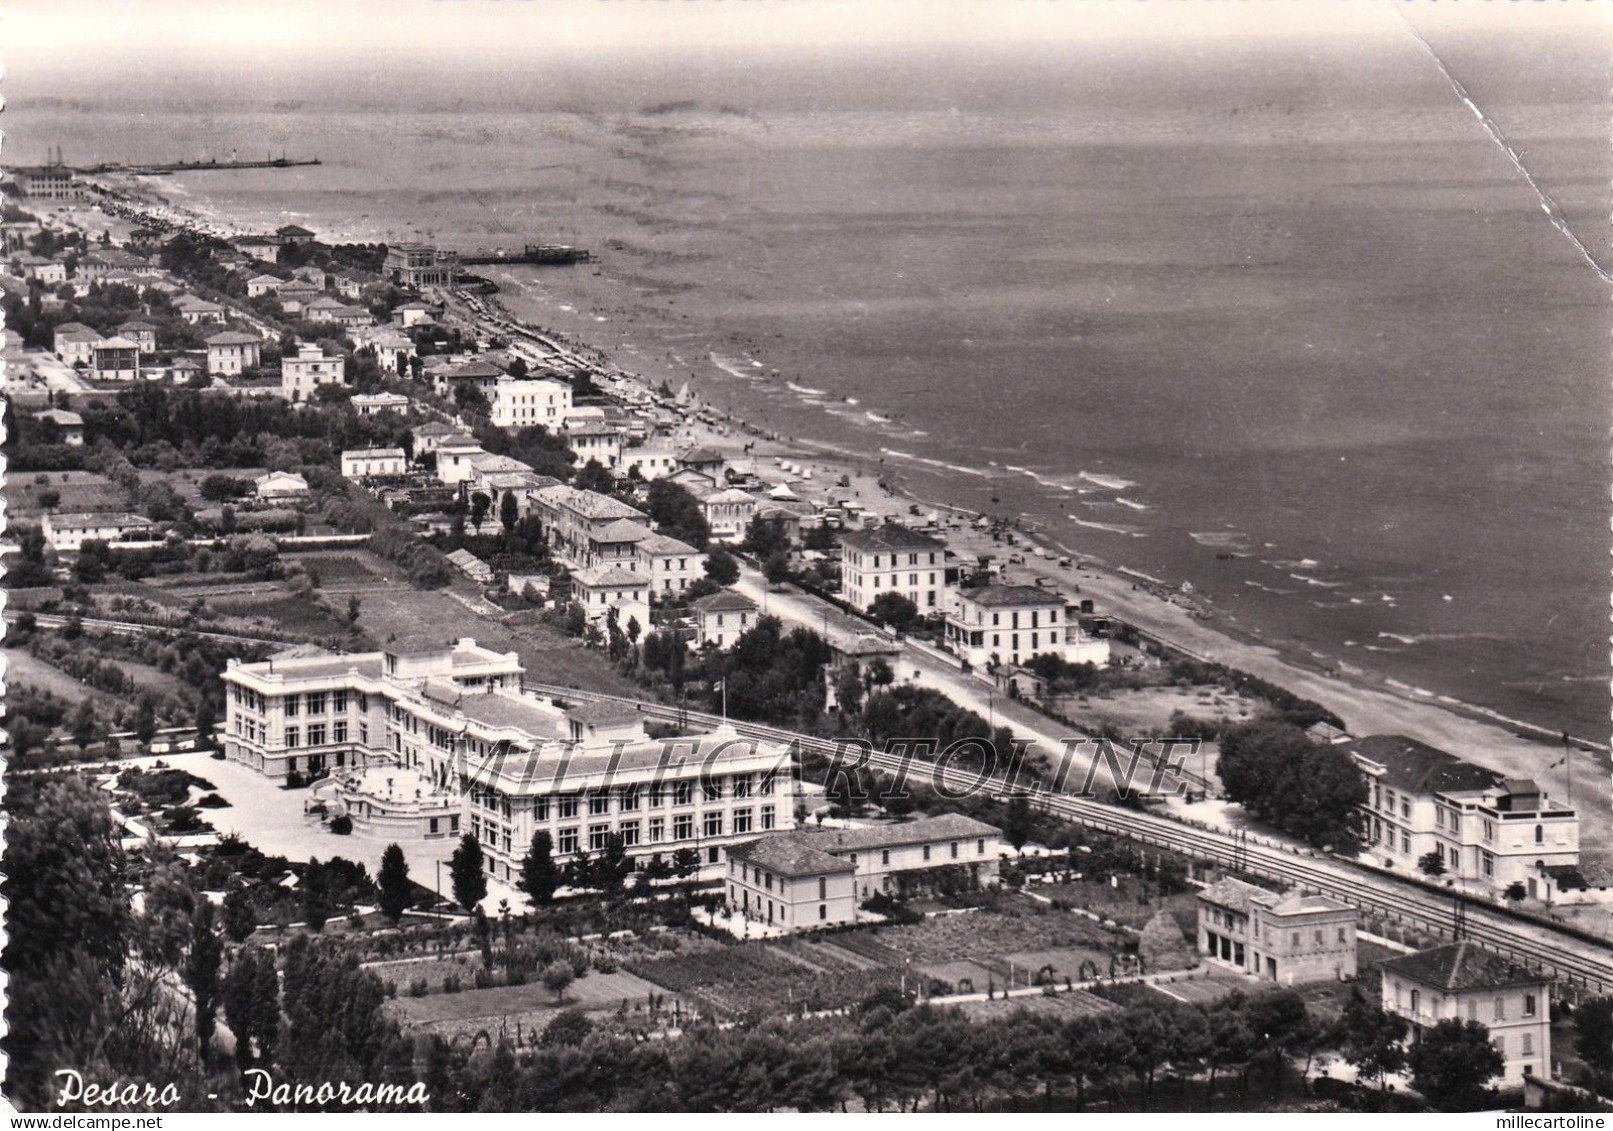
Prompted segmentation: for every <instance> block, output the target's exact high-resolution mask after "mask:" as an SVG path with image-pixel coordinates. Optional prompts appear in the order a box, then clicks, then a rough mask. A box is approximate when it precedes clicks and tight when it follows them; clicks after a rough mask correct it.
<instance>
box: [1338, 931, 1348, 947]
mask: <svg viewBox="0 0 1613 1131" xmlns="http://www.w3.org/2000/svg"><path fill="white" fill-rule="evenodd" d="M1346 941H1348V940H1347V939H1346V938H1345V933H1344V928H1343V927H1340V928H1339V942H1341V943H1342V942H1346Z"/></svg>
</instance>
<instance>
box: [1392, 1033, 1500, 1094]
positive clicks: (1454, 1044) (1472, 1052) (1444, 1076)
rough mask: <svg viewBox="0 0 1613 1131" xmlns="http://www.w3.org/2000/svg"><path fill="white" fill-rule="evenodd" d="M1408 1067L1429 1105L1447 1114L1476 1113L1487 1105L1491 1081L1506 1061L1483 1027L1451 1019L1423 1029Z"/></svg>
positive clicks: (1407, 1059) (1408, 1054)
mask: <svg viewBox="0 0 1613 1131" xmlns="http://www.w3.org/2000/svg"><path fill="white" fill-rule="evenodd" d="M1406 1065H1407V1067H1409V1068H1410V1069H1411V1084H1412V1087H1414V1088H1416V1089H1417V1090H1418V1091H1419V1092H1421V1093H1422V1094H1423V1096H1424V1098H1425V1099H1427V1100H1428V1102H1429V1103H1431V1104H1433V1105H1434V1106H1435V1107H1437V1108H1440V1109H1441V1110H1444V1111H1473V1110H1476V1109H1477V1108H1479V1107H1480V1106H1481V1105H1483V1104H1484V1102H1485V1097H1486V1093H1487V1092H1488V1090H1489V1088H1488V1086H1489V1082H1490V1081H1491V1080H1492V1079H1494V1078H1495V1077H1497V1076H1499V1075H1501V1072H1502V1070H1503V1069H1504V1068H1505V1067H1506V1062H1505V1060H1504V1059H1503V1058H1502V1056H1501V1054H1500V1053H1499V1052H1498V1051H1496V1047H1495V1045H1494V1043H1492V1041H1491V1040H1490V1031H1489V1030H1488V1029H1486V1028H1485V1027H1484V1026H1483V1025H1482V1024H1480V1023H1479V1022H1477V1021H1462V1020H1459V1019H1457V1018H1454V1017H1447V1018H1445V1019H1444V1020H1443V1021H1440V1022H1438V1023H1437V1024H1435V1025H1434V1027H1433V1028H1432V1029H1424V1030H1423V1033H1422V1036H1421V1038H1420V1039H1419V1040H1418V1041H1417V1043H1416V1044H1415V1045H1413V1046H1412V1048H1411V1051H1410V1052H1409V1053H1407V1054H1406Z"/></svg>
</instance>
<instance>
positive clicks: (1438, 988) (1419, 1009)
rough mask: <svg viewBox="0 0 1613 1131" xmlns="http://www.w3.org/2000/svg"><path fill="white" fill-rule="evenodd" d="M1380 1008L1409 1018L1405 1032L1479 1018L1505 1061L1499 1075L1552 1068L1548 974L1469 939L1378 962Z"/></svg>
mask: <svg viewBox="0 0 1613 1131" xmlns="http://www.w3.org/2000/svg"><path fill="white" fill-rule="evenodd" d="M1378 965H1379V967H1380V968H1381V969H1382V971H1383V1009H1384V1011H1385V1012H1386V1013H1396V1014H1399V1015H1400V1016H1401V1017H1404V1018H1405V1019H1406V1020H1407V1021H1408V1022H1409V1023H1410V1025H1411V1034H1410V1040H1411V1041H1412V1042H1416V1041H1418V1040H1420V1039H1421V1038H1422V1034H1423V1032H1424V1030H1427V1029H1431V1028H1433V1027H1434V1026H1435V1025H1437V1024H1439V1023H1440V1022H1441V1021H1445V1020H1449V1019H1456V1020H1461V1021H1477V1022H1479V1023H1480V1024H1482V1025H1483V1026H1484V1027H1485V1028H1487V1029H1488V1030H1489V1031H1490V1043H1491V1044H1493V1045H1495V1047H1496V1051H1497V1052H1499V1053H1500V1054H1501V1059H1502V1061H1503V1062H1504V1063H1505V1067H1504V1068H1503V1069H1502V1074H1501V1083H1502V1085H1503V1086H1505V1087H1509V1088H1517V1087H1521V1086H1522V1084H1523V1081H1524V1077H1526V1076H1534V1075H1537V1074H1538V1075H1541V1076H1550V1075H1552V1067H1551V979H1550V978H1548V977H1546V975H1544V974H1538V973H1536V972H1535V971H1533V970H1530V969H1529V968H1528V967H1526V966H1520V965H1519V964H1518V963H1516V962H1513V961H1511V960H1510V959H1506V958H1503V957H1501V956H1500V955H1499V954H1495V953H1493V952H1491V951H1488V950H1485V949H1483V948H1482V947H1478V946H1475V945H1474V944H1473V943H1470V942H1465V941H1464V942H1454V943H1448V944H1447V945H1445V946H1436V947H1434V948H1433V949H1432V950H1423V951H1418V952H1417V953H1416V954H1406V955H1402V956H1400V957H1398V958H1390V959H1386V960H1385V961H1383V962H1380V963H1379V964H1378Z"/></svg>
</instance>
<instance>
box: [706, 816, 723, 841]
mask: <svg viewBox="0 0 1613 1131" xmlns="http://www.w3.org/2000/svg"><path fill="white" fill-rule="evenodd" d="M705 830H706V835H707V836H722V814H721V813H707V814H706V821H705Z"/></svg>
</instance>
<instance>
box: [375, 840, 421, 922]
mask: <svg viewBox="0 0 1613 1131" xmlns="http://www.w3.org/2000/svg"><path fill="white" fill-rule="evenodd" d="M375 881H376V886H377V887H378V888H379V889H380V894H381V912H382V914H384V915H385V916H386V917H387V918H388V919H391V920H392V921H393V922H394V923H396V922H398V921H399V920H400V919H402V918H403V913H404V912H405V911H407V910H408V909H409V903H410V896H411V894H412V893H413V889H414V884H412V883H411V882H410V881H409V862H408V861H407V860H405V859H404V858H403V849H402V848H401V847H399V846H398V845H396V844H389V845H387V846H386V851H385V852H383V853H381V871H380V873H379V874H378V875H377V876H376V878H375Z"/></svg>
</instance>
